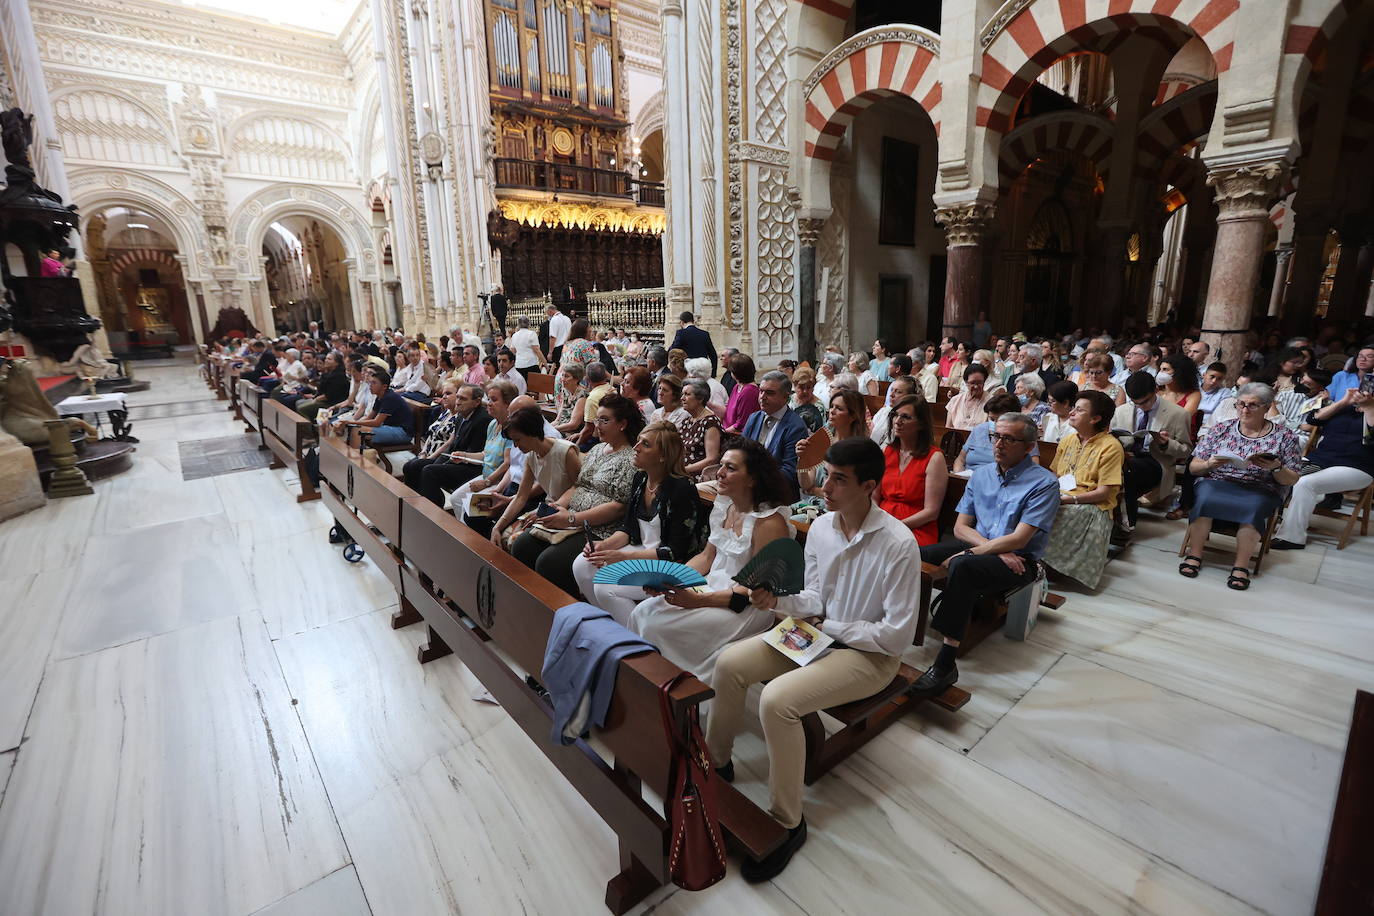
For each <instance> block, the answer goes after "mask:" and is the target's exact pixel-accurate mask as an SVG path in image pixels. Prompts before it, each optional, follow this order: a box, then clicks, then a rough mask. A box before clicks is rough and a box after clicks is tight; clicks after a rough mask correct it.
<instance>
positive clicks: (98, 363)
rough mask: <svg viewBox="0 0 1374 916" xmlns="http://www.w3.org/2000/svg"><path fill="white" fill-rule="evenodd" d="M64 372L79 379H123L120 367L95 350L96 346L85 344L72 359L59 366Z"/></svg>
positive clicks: (78, 348)
mask: <svg viewBox="0 0 1374 916" xmlns="http://www.w3.org/2000/svg"><path fill="white" fill-rule="evenodd" d="M58 368H59V369H61V370H62V371H63V372H68V373H70V374H72V375H75V376H77V377H78V378H83V379H87V378H95V379H105V378H122V377H123V376H122V374H121V373H120V371H119V366H118V365H117V364H115V363H112V362H110V361H109V360H108V359H106V358H105V357H104V356H102V355H101V353H100V351H99V350H97V349H96V348H95V344H92V343H84V344H82V345H81V346H79V347H77V348H76V352H74V353H73V354H72V358H71V359H69V360H67V361H66V362H65V363H62V364H61V365H60V366H58Z"/></svg>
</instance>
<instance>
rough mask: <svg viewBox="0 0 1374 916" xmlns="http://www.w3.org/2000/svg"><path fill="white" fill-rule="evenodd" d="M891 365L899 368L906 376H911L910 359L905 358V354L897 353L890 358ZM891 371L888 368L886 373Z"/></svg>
mask: <svg viewBox="0 0 1374 916" xmlns="http://www.w3.org/2000/svg"><path fill="white" fill-rule="evenodd" d="M891 365H893V366H900V367H901V369H902V371H903V372H905V373H907V374H908V375H910V374H911V357H910V356H907V355H906V354H905V353H898V354H897V355H896V356H894V357H892V363H891ZM891 371H892V370H891V369H890V368H889V369H888V372H889V373H891Z"/></svg>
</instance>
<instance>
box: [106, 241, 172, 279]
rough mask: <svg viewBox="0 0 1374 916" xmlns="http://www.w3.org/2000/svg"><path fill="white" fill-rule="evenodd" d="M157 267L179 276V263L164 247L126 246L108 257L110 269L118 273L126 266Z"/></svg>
mask: <svg viewBox="0 0 1374 916" xmlns="http://www.w3.org/2000/svg"><path fill="white" fill-rule="evenodd" d="M134 266H138V267H158V268H160V269H162V270H165V271H167V272H168V273H172V274H175V275H176V277H177V278H180V277H181V264H180V263H179V262H178V261H177V259H176V258H175V257H174V256H173V255H172V253H171V252H170V251H167V250H166V249H164V248H128V249H125V250H124V251H121V252H120V253H119V254H117V255H116V256H115V257H113V258H111V259H110V269H111V270H112V271H113V272H114V273H115V275H118V274H119V273H121V272H122V271H123V270H124V268H126V267H134Z"/></svg>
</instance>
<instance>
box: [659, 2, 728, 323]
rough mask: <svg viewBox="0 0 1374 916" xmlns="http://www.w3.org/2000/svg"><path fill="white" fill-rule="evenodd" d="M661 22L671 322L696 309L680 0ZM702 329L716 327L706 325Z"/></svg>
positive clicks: (668, 310)
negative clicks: (683, 313) (682, 313)
mask: <svg viewBox="0 0 1374 916" xmlns="http://www.w3.org/2000/svg"><path fill="white" fill-rule="evenodd" d="M661 23H662V30H663V32H662V34H663V95H664V102H665V105H666V107H667V111H666V115H667V117H666V118H665V120H664V124H663V141H664V142H663V154H664V159H665V162H664V168H665V171H666V176H665V183H666V186H667V201H666V208H665V209H666V213H665V216H666V217H667V222H668V228H667V231H666V232H665V233H664V235H663V279H664V284H663V285H664V286H665V287H666V288H667V308H666V309H665V312H666V315H665V320H666V321H667V323H668V324H670V325H671V324H672V323H673V320H674V316H676V315H677V314H678V313H679V312H683V311H695V310H696V303H695V301H694V295H693V293H694V287H693V259H692V249H693V244H692V242H693V234H694V225H693V223H694V219H693V208H692V190H693V185H694V182H693V179H692V160H691V154H690V152H689V147H690V144H691V137H690V136H689V130H690V125H691V124H694V123H696V122H695V120H694V119H693V118H689V117H688V110H689V106H688V100H689V96H690V94H691V84H690V81H689V80H688V77H687V62H686V50H687V49H686V38H685V36H684V23H683V5H682V3H681V2H680V0H664V3H663V6H662V10H661ZM706 317H708V318H714V316H706ZM707 329H708V330H711V331H715V330H717V329H716V328H713V327H709V326H708V328H707Z"/></svg>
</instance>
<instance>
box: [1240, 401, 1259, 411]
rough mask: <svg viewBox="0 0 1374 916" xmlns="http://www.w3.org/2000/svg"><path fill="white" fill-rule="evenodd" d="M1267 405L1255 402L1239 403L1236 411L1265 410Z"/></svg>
mask: <svg viewBox="0 0 1374 916" xmlns="http://www.w3.org/2000/svg"><path fill="white" fill-rule="evenodd" d="M1265 406H1266V405H1264V404H1257V403H1255V402H1254V401H1237V402H1236V410H1263V409H1264V408H1265Z"/></svg>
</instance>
